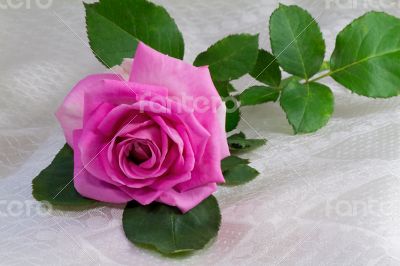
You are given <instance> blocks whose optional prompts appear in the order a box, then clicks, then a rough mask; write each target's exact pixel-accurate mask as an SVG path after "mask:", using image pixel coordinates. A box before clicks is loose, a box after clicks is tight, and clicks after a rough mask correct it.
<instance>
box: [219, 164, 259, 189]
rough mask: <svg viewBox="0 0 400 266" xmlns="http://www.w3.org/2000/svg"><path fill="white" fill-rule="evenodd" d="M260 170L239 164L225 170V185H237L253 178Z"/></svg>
mask: <svg viewBox="0 0 400 266" xmlns="http://www.w3.org/2000/svg"><path fill="white" fill-rule="evenodd" d="M258 175H259V172H258V171H257V170H256V169H254V168H252V167H250V166H248V165H245V164H239V165H236V166H235V167H233V168H231V169H229V170H227V171H225V172H224V178H225V185H227V186H237V185H242V184H244V183H247V182H249V181H251V180H253V179H254V178H255V177H256V176H258Z"/></svg>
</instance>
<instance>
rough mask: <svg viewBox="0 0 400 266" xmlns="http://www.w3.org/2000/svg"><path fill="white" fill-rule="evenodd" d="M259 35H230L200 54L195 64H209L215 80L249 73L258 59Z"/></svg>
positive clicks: (224, 79) (229, 78) (235, 77)
mask: <svg viewBox="0 0 400 266" xmlns="http://www.w3.org/2000/svg"><path fill="white" fill-rule="evenodd" d="M257 55H258V35H250V34H237V35H230V36H228V37H226V38H224V39H222V40H220V41H218V42H217V43H215V44H214V45H212V46H211V47H210V48H208V49H207V51H205V52H202V53H201V54H199V55H198V56H197V58H196V60H195V61H194V63H193V64H194V65H195V66H205V65H208V66H209V69H210V72H211V76H212V77H213V79H214V80H219V81H227V80H233V79H237V78H240V77H241V76H243V75H244V74H247V73H249V72H250V71H251V70H252V69H253V67H254V65H255V63H256V60H257Z"/></svg>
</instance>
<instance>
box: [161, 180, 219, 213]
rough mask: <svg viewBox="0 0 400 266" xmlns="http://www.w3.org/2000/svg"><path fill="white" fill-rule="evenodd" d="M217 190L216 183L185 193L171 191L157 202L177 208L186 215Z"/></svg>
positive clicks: (165, 193)
mask: <svg viewBox="0 0 400 266" xmlns="http://www.w3.org/2000/svg"><path fill="white" fill-rule="evenodd" d="M216 190H217V185H216V184H215V183H210V184H207V185H205V186H202V187H199V188H195V189H192V190H188V191H185V192H177V191H175V190H174V189H170V190H168V191H166V192H164V193H163V194H162V195H161V196H160V197H159V198H158V200H157V201H159V202H162V203H165V204H168V205H171V206H176V207H178V208H179V209H180V210H181V211H182V212H183V213H185V212H187V211H189V210H190V209H192V208H193V207H195V206H196V205H197V204H199V203H200V202H202V201H203V200H204V199H206V198H207V197H208V196H210V195H211V194H212V193H214V192H215V191H216Z"/></svg>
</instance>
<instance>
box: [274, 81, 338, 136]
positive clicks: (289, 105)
mask: <svg viewBox="0 0 400 266" xmlns="http://www.w3.org/2000/svg"><path fill="white" fill-rule="evenodd" d="M280 103H281V106H282V108H283V110H284V111H285V113H286V117H287V119H288V121H289V123H290V124H291V125H292V127H293V129H294V131H295V133H309V132H314V131H316V130H318V129H320V128H321V127H323V126H324V125H325V124H326V123H327V122H328V121H329V119H330V117H331V115H332V113H333V104H334V99H333V94H332V91H331V90H330V89H329V88H328V87H327V86H325V85H322V84H319V83H315V82H312V83H306V84H300V83H298V82H295V81H294V82H291V83H289V85H288V86H287V87H285V88H284V89H283V92H282V94H281V98H280Z"/></svg>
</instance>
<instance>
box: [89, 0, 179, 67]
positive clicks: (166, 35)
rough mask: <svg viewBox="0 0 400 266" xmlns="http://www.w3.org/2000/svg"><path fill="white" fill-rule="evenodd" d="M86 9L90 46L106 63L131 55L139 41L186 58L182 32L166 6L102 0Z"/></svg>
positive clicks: (143, 0) (138, 0)
mask: <svg viewBox="0 0 400 266" xmlns="http://www.w3.org/2000/svg"><path fill="white" fill-rule="evenodd" d="M85 9H86V27H87V33H88V37H89V43H90V47H91V48H92V50H93V51H94V53H95V55H96V57H97V58H98V59H99V61H100V62H101V63H103V64H104V65H105V66H106V67H112V66H114V65H118V64H120V63H121V61H122V59H123V58H126V57H128V58H131V57H132V56H133V55H134V53H135V50H136V46H137V44H138V42H139V41H142V42H144V43H146V44H147V45H149V46H151V47H153V48H154V49H156V50H158V51H160V52H162V53H164V54H168V55H170V56H172V57H176V58H180V59H181V58H183V53H184V43H183V38H182V34H181V33H180V31H179V30H178V27H177V26H176V24H175V22H174V20H173V19H172V18H171V17H170V16H169V14H168V13H167V11H166V10H165V9H164V8H163V7H160V6H156V5H154V4H153V3H150V2H148V1H146V0H118V1H114V0H100V2H98V3H94V4H85Z"/></svg>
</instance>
